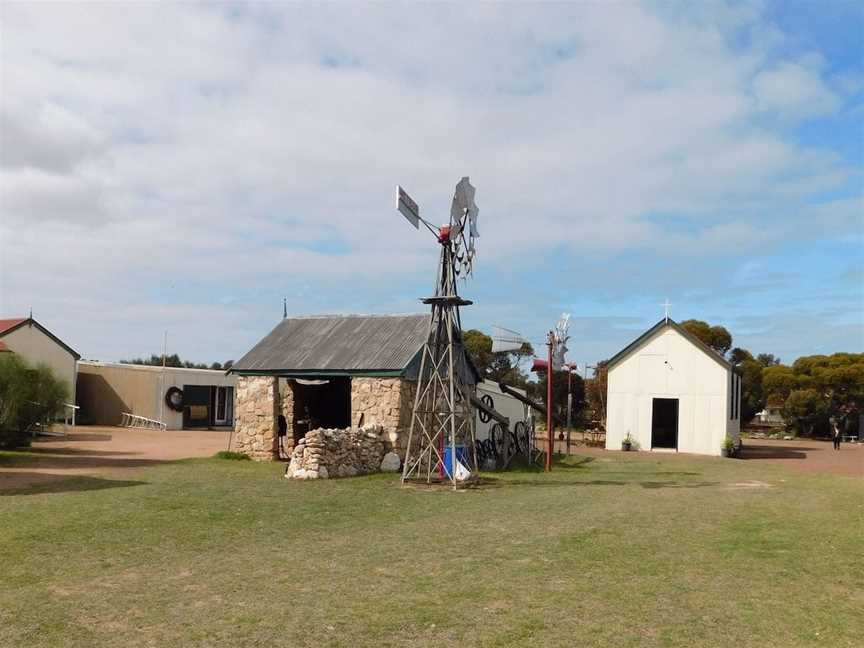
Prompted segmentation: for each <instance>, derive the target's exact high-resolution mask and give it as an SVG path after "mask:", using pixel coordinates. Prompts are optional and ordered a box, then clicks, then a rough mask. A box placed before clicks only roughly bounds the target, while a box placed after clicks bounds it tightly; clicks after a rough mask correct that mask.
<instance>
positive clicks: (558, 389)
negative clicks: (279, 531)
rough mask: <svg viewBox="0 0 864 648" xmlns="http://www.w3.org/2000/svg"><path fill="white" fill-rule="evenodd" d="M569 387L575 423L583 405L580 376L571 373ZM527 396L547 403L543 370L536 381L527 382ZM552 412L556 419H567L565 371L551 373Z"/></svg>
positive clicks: (583, 386)
mask: <svg viewBox="0 0 864 648" xmlns="http://www.w3.org/2000/svg"><path fill="white" fill-rule="evenodd" d="M570 387H571V389H572V393H573V409H572V412H571V415H572V420H573V422H574V424H577V423H578V422H579V421H580V419H581V417H582V411H583V409H584V407H585V383H584V381H583V380H582V376H580V375H579V374H577V373H575V372H574V373H573V375H572V376H571V377H570ZM527 391H528V397H529V398H532V399H533V400H536V401H540V402H542V403H543V404H544V405H546V404H547V402H546V401H547V396H548V389H547V387H546V374H545V372H544V373H542V374H540V375H539V380H538V381H537V382H532V383H528V389H527ZM552 403H553V408H552V413H553V415H554V416H555V418H556V420H558V421H559V422H563V421H566V420H567V372H566V371H555V372H553V374H552Z"/></svg>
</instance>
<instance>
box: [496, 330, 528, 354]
mask: <svg viewBox="0 0 864 648" xmlns="http://www.w3.org/2000/svg"><path fill="white" fill-rule="evenodd" d="M527 343H528V340H526V339H525V338H524V337H522V335H521V333H517V332H516V331H511V330H510V329H508V328H504V327H503V326H493V327H492V353H506V352H508V351H518V350H519V349H521V348H522V346H523V345H524V344H527Z"/></svg>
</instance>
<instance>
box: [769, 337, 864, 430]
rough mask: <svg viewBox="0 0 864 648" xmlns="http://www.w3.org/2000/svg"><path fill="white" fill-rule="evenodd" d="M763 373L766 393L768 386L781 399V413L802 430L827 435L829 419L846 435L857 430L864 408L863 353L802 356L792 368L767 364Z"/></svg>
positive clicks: (829, 428)
mask: <svg viewBox="0 0 864 648" xmlns="http://www.w3.org/2000/svg"><path fill="white" fill-rule="evenodd" d="M762 375H763V381H764V383H765V392H766V394H768V393H769V389H770V393H771V394H772V395H777V396H780V397H782V398H784V403H785V404H784V408H783V410H784V415H785V416H786V417H787V418H788V419H789V420H790V422H792V423H794V424H795V425H797V426H798V428H799V431H801V432H802V433H805V434H817V435H828V434H830V432H831V419H834V420H835V421H836V422H837V424H838V425H839V426H840V427H841V429H843V431H844V432H845V433H846V434H853V433H854V432H855V431H856V430H857V426H858V416H857V415H858V414H859V413H860V412H861V411H862V410H864V353H835V354H833V355H830V356H825V355H814V356H805V357H802V358H798V359H797V360H796V361H795V362H794V363H793V365H792V366H791V367H787V366H784V365H774V366H771V367H766V368H765V369H763V372H762Z"/></svg>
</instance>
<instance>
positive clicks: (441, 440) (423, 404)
mask: <svg viewBox="0 0 864 648" xmlns="http://www.w3.org/2000/svg"><path fill="white" fill-rule="evenodd" d="M474 192H475V189H474V187H472V186H471V183H470V182H469V180H468V178H467V177H464V178H462V180H460V181H459V183H458V184H457V185H456V192H455V195H454V196H453V204H452V206H451V209H450V220H449V223H448V224H446V225H442V226H441V227H440V228H438V229H437V231H436V230H435V229H434V228H433V226H432V225H431V224H430V223H428V222H427V221H425V220H423V219H422V218H420V209H419V207H418V206H417V203H415V202H414V201H413V200H412V199H411V198H410V196H408V194H407V193H405V191H404V190H403V189H402V188H401V187H397V200H398V209H399V211H400V212H401V213H402V214H403V215H404V216H405V218H407V219H408V221H409V222H410V223H411V224H412V225H413V226H414V227H415V228H417V229H419V224H420V222H422V223H423V224H424V225H425V226H426V228H427V229H429V230H430V231H432V232H433V233H434V234H435V235H436V237H437V241H438V243H439V244H440V245H441V253H440V256H439V260H438V271H437V278H436V281H435V294H434V296H432V297H427V298H425V299H423V303H424V304H427V305H428V306H430V307H431V314H430V317H429V329H428V335H427V337H426V343H425V344H424V345H423V348H422V350H421V352H420V353H421V358H420V373H419V375H418V379H417V392H416V394H415V397H414V409H413V411H412V414H411V427H410V429H409V431H408V445H407V446H406V450H405V463H404V465H403V468H402V483H403V484H404V483H405V482H406V481H420V482H425V483H427V484H429V483H432V482H436V483H449V484H451V485H452V486H453V488H456V487H457V485H458V484H459V483H462V482H465V481H466V480H468V479H470V478H471V477H472V476H473V475H474V473H475V472H476V470H477V453H476V448H475V429H474V426H475V422H474V408H473V406H472V405H471V390H472V387H473V385H474V384H475V382H476V380H475V376H474V373H473V371H472V369H471V364H470V361H469V360H468V354H467V352H466V351H465V346H464V344H463V342H462V322H461V318H460V315H459V308H460V307H461V306H469V305H471V304H472V302H470V301H468V300H466V299H462V297H460V296H459V292H458V289H457V279H458V278H459V277H460V276H462V275H464V276H465V277H467V276H470V275H471V272H472V270H473V266H474V256H475V251H474V239H476V238H478V237H479V233H478V232H477V216H478V209H477V205H476V204H475V203H474Z"/></svg>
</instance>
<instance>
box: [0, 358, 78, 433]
mask: <svg viewBox="0 0 864 648" xmlns="http://www.w3.org/2000/svg"><path fill="white" fill-rule="evenodd" d="M68 399H69V388H68V387H67V386H66V383H65V382H63V381H62V380H60V379H59V378H57V377H56V376H55V375H54V372H53V371H52V370H51V368H50V367H48V366H46V365H37V366H36V367H33V366H31V365H30V364H29V363H27V361H26V360H24V359H23V358H21V357H20V356H17V355H15V354H14V353H4V354H2V356H0V445H3V446H6V447H10V446H15V445H27V443H28V439H29V437H30V436H31V435H32V433H33V431H34V430H35V428H36V426H37V424H41V425H46V424H47V423H49V422H50V420H51V419H52V418H53V417H55V416H58V415H60V414H62V413H63V405H64V403H65V402H66V401H67V400H68Z"/></svg>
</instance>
